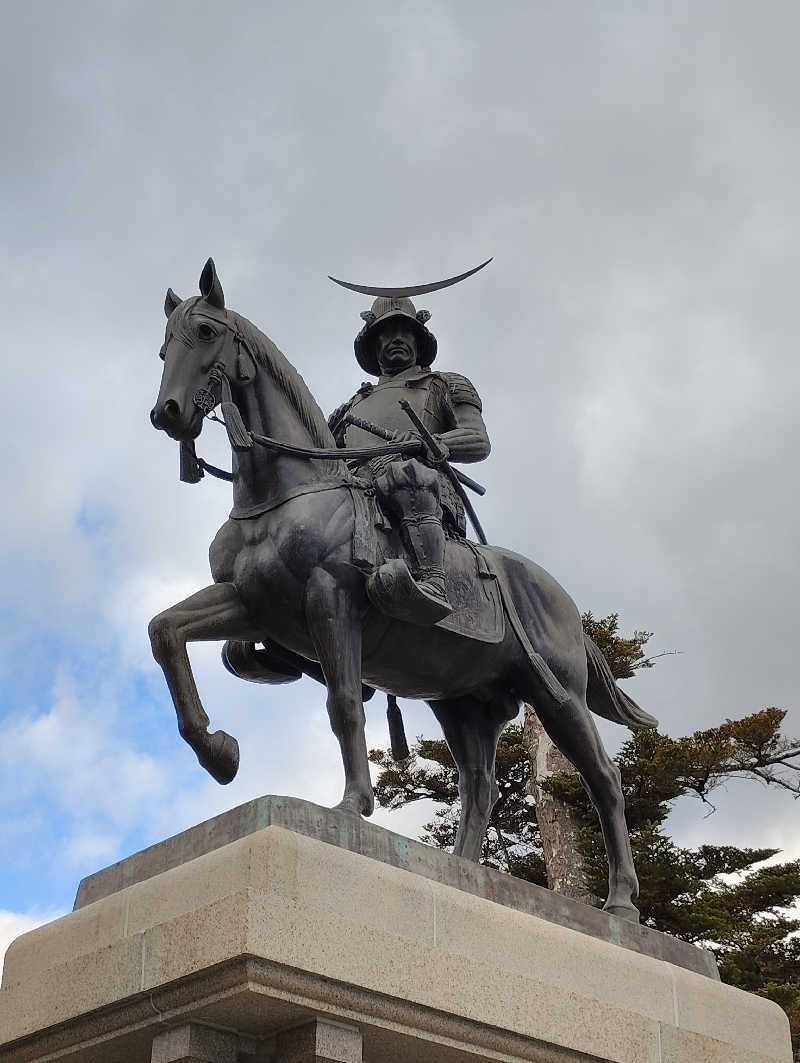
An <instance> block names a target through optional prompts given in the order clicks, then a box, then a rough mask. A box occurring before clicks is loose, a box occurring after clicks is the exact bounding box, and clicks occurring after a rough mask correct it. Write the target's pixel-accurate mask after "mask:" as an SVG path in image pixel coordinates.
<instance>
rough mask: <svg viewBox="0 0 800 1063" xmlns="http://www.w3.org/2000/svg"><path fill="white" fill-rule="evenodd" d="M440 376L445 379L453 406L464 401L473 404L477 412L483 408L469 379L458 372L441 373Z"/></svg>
mask: <svg viewBox="0 0 800 1063" xmlns="http://www.w3.org/2000/svg"><path fill="white" fill-rule="evenodd" d="M442 376H443V377H444V379H445V380H446V381H447V389H448V391H449V393H450V399H451V401H452V403H453V405H454V406H460V405H462V404H463V403H466V404H467V405H469V406H474V407H475V409H476V410H477V411H478V412H479V413H480V412H481V411H482V410H483V403H482V402H481V397H480V395H479V394H478V392H477V391H476V390H475V387H474V385H473V384H472V382H471V381H470V380H467V378H466V377H465V376H462V375H461V374H460V373H442Z"/></svg>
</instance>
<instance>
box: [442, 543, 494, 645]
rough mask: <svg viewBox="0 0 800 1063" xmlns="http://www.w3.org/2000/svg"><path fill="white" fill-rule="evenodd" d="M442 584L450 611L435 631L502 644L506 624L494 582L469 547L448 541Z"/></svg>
mask: <svg viewBox="0 0 800 1063" xmlns="http://www.w3.org/2000/svg"><path fill="white" fill-rule="evenodd" d="M445 583H446V585H447V597H448V598H449V599H450V604H451V605H452V607H453V612H452V613H451V614H450V616H446V617H445V618H444V620H440V621H439V622H438V624H437V625H436V627H442V628H445V629H446V630H447V631H453V632H455V633H456V634H457V635H464V636H465V637H466V638H470V639H477V641H478V642H502V640H503V636H504V635H505V630H506V623H505V615H504V613H503V602H502V599H501V597H500V588H499V586H498V583H497V579H496V578H495V576H494V574H493V573H492V572H491V570H490V569H489V566H488V565H487V564H486V562H485V561H484V559H483V557H482V556H481V555H480V554H479V553H478V551H477V550H474V549H473V548H472V547H471V546H470V545H469V543H466V542H459V541H458V540H456V539H448V541H447V547H446V550H445Z"/></svg>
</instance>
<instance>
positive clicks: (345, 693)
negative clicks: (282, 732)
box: [305, 569, 375, 816]
mask: <svg viewBox="0 0 800 1063" xmlns="http://www.w3.org/2000/svg"><path fill="white" fill-rule="evenodd" d="M305 600H306V621H307V623H308V630H309V634H310V635H311V638H312V640H313V642H314V648H315V650H316V653H317V657H318V659H319V663H320V665H321V667H322V672H323V674H324V676H325V682H326V684H327V687H328V702H327V704H328V716H329V717H330V721H331V728H332V730H333V733H334V734H335V735H336V737H337V739H338V740H339V746H340V747H341V751H342V762H343V764H344V778H345V784H344V796H343V797H342V800H341V801H340V802H339V804H338V805H337V808H343V809H346V810H347V811H349V812H356V813H361V814H362V815H364V816H371V815H372V812H373V809H374V807H375V797H374V794H373V792H372V780H371V779H370V774H369V761H368V759H367V740H366V737H365V734H364V723H365V719H364V704H363V702H362V697H361V616H362V612H363V608H364V603H363V600H362V599H361V595H360V593H359V589H358V586H357V585H356V584H355V581H353V580H348V579H345V581H344V582H342V580H341V579H338V580H337V579H335V578H334V576H333V575H332V574H331V573H330V572H327V571H325V570H323V569H317V570H315V571H314V573H313V574H312V576H311V578H310V579H309V581H308V584H307V588H306V599H305Z"/></svg>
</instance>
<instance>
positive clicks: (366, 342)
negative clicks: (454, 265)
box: [329, 258, 492, 376]
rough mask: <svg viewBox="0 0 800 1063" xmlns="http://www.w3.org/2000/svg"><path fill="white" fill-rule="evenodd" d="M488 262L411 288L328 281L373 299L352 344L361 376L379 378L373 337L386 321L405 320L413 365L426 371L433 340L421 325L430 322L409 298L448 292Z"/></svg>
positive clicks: (426, 312)
mask: <svg viewBox="0 0 800 1063" xmlns="http://www.w3.org/2000/svg"><path fill="white" fill-rule="evenodd" d="M491 261H492V260H491V259H490V258H487V259H486V261H485V262H481V264H480V266H476V267H475V268H474V269H470V270H467V272H466V273H460V274H459V275H458V276H457V277H448V278H447V280H443V281H434V282H433V283H432V284H415V285H412V286H411V287H408V288H375V287H372V286H371V285H368V284H352V283H351V282H350V281H341V280H337V278H336V277H329V279H330V280H332V281H333V282H334V283H335V284H340V285H341V286H342V287H343V288H349V289H350V291H351V292H361V294H362V295H374V296H376V299H375V302H374V303H373V304H372V308H371V309H370V310H365V311H364V312H363V313H362V315H361V319H362V320H363V322H364V327H363V328H362V329H361V331H360V332H359V334H358V335H357V336H356V338H355V341H354V343H353V347H354V348H355V352H356V359H357V360H358V364H359V365H360V366H361V368H362V369H363V370H364V372H365V373H371V374H372V375H373V376H380V374H381V370H380V366H379V365H378V358H377V355H376V352H375V336H376V333H377V329H378V328H379V326H380V325H381V323H382V322H384V321H386V320H388V319H389V318H390V317H405V318H407V319H408V321H409V322H412V323H413V325H414V330H415V332H416V333H417V341H418V343H419V357H418V359H417V365H421V366H424V367H426V368H427V366H429V365H430V364H431V362H432V361H433V359H434V358H435V357H436V348H437V343H436V337H435V336H434V335H433V333H432V332H430V331H429V330H428V329H427V328H426V327H425V323H426V322H427V321H429V320H430V316H431V315H430V313H429V312H428V311H427V310H417V309H415V307H414V304H413V303H412V302H411V296H412V295H415V296H416V295H427V293H428V292H436V291H439V290H440V289H441V288H449V287H450V285H451V284H458V282H459V281H463V280H466V278H467V277H471V276H472V275H473V273H477V272H478V270H481V269H483V267H484V266H488V264H489V263H490V262H491Z"/></svg>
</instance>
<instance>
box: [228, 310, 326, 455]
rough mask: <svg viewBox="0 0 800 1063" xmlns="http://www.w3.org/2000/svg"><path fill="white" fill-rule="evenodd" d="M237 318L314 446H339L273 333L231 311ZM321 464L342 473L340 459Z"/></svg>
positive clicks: (236, 322)
mask: <svg viewBox="0 0 800 1063" xmlns="http://www.w3.org/2000/svg"><path fill="white" fill-rule="evenodd" d="M228 314H229V316H230V317H231V318H232V319H233V324H234V327H235V328H236V329H238V331H239V333H240V335H241V336H242V338H243V339H244V341H245V343H246V344H247V346H248V348H249V350H250V353H251V354H252V355H253V357H254V358H255V360H256V362H257V363H258V364H259V365H260V366H262V367H263V368H264V369H266V370H267V372H268V373H269V375H270V376H271V377H272V380H273V382H274V383H275V385H276V386H277V387H278V388H280V389H281V391H283V393H284V394H285V395H286V397H287V399H288V400H289V401H290V403H291V404H292V406H293V407H294V408H295V410H297V414H298V416H299V418H300V421H301V422H302V424H303V425H304V426H305V427H306V429H307V430H308V433H309V435H310V436H311V439H312V441H313V443H314V446H317V447H323V448H329V447H335V446H336V440H335V439H334V438H333V435H332V433H331V430H330V429H329V428H328V422H327V421H326V419H325V415H324V414H323V412H322V410H321V409H320V408H319V406H318V404H317V401H316V399H315V398H314V396H313V395H312V394H311V392H310V391H309V389H308V385H307V384H306V382H305V380H303V378H302V376H300V374H299V373H298V372H297V370H296V369H295V367H294V366H293V365H292V364H291V362H290V361H289V359H288V358H287V357H286V355H284V354H283V353H282V352H281V351H279V350H278V348H277V347H276V346H275V344H274V343H273V342H272V340H271V339H270V338H269V336H265V335H264V333H263V332H262V331H261V330H260V329H258V328H256V326H255V325H254V324H253V323H252V321H248V320H247V318H246V317H242V316H241V315H240V314H236V313H234V312H233V311H228ZM316 464H317V467H318V468H319V467H321V470H324V471H325V472H328V473H337V472H340V471H341V469H340V463H339V462H338V461H334V460H331V461H319V462H317V463H316Z"/></svg>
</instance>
